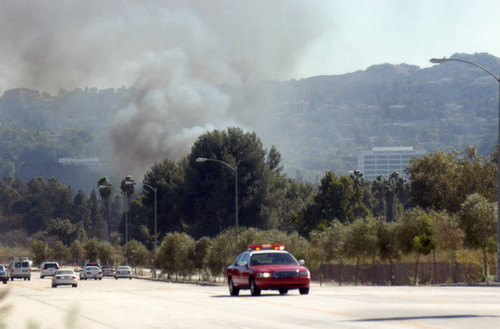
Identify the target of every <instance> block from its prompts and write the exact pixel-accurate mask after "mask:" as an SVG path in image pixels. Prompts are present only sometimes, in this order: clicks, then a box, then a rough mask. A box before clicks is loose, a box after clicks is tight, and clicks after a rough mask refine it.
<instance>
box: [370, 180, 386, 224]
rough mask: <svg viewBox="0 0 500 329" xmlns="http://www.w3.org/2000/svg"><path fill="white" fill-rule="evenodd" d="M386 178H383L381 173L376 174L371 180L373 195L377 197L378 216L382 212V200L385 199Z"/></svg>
mask: <svg viewBox="0 0 500 329" xmlns="http://www.w3.org/2000/svg"><path fill="white" fill-rule="evenodd" d="M386 180H387V179H386V178H384V177H383V176H382V175H378V176H377V177H376V178H375V180H374V181H373V185H372V191H373V192H374V193H375V195H376V196H377V198H378V214H377V215H378V216H381V215H382V214H383V213H384V201H385V193H384V189H385V185H386V183H385V181H386Z"/></svg>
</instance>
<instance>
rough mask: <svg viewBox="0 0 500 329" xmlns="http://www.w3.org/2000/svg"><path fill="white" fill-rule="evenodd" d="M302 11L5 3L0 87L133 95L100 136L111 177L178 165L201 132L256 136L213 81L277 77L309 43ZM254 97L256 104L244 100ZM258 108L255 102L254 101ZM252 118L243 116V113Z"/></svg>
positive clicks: (317, 25)
mask: <svg viewBox="0 0 500 329" xmlns="http://www.w3.org/2000/svg"><path fill="white" fill-rule="evenodd" d="M314 8H316V7H315V6H314V5H313V4H312V3H311V2H309V1H308V2H300V3H299V2H290V1H272V2H270V1H257V2H255V1H252V2H251V3H250V2H248V1H202V0H193V1H184V0H182V1H181V0H179V1H167V2H165V1H141V2H137V1H105V2H102V1H84V2H82V1H35V2H34V1H24V0H21V1H16V2H12V3H6V4H3V5H2V11H1V13H0V27H1V28H2V31H3V33H2V35H1V36H0V46H1V47H2V49H3V51H2V52H0V59H1V62H2V63H3V64H2V65H1V66H0V89H1V90H3V91H4V90H7V89H11V88H16V87H25V88H32V89H36V90H42V91H48V92H50V93H54V92H57V91H58V90H59V89H61V88H63V89H73V88H79V87H85V86H91V87H93V86H98V87H101V88H103V87H104V88H107V87H121V86H122V85H124V86H127V87H133V88H134V89H135V90H136V91H137V92H136V98H135V99H134V101H133V102H131V103H130V104H128V105H127V106H124V107H123V109H122V110H121V111H119V113H118V116H117V118H116V123H115V124H114V128H113V129H112V131H111V132H110V136H111V141H112V144H113V150H114V152H115V154H114V155H115V156H114V157H113V158H114V159H115V160H116V163H115V165H116V166H118V168H119V169H120V171H121V173H122V174H125V173H132V174H135V175H141V174H142V173H143V172H144V170H146V169H147V168H148V167H149V166H151V165H152V164H153V163H154V162H155V161H160V160H162V159H163V158H169V159H172V160H178V159H179V158H180V157H181V156H183V155H185V154H187V153H188V151H189V148H190V147H191V145H192V142H193V141H194V140H195V139H196V137H197V136H199V135H200V134H201V133H203V132H205V131H207V130H211V129H225V128H226V127H227V126H240V127H243V128H246V129H250V130H259V127H257V126H255V125H258V124H259V118H260V117H261V115H263V113H259V112H254V111H265V109H263V108H260V109H255V108H250V107H248V106H247V107H239V108H238V111H231V110H230V108H235V107H234V106H233V107H230V104H231V102H232V100H231V98H230V96H229V95H228V94H227V93H226V92H225V91H224V90H223V89H222V88H221V86H223V85H224V84H231V85H242V84H251V83H252V82H253V81H256V80H260V79H267V78H280V77H281V76H284V75H286V74H287V73H288V72H289V71H290V70H293V67H294V63H295V62H296V61H297V60H298V59H299V58H300V56H301V54H302V53H303V52H304V51H305V50H306V49H307V47H308V46H309V45H311V44H312V43H313V41H314V39H315V38H316V37H317V36H318V35H319V34H320V29H321V26H322V23H324V21H323V18H324V17H322V15H321V13H320V12H319V10H316V9H314ZM243 98H251V99H254V104H253V105H255V100H256V99H258V98H259V95H256V94H252V95H251V96H246V97H245V96H243ZM257 102H258V101H257ZM248 111H251V113H248Z"/></svg>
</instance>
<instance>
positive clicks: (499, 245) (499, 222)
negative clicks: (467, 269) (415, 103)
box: [430, 57, 500, 282]
mask: <svg viewBox="0 0 500 329" xmlns="http://www.w3.org/2000/svg"><path fill="white" fill-rule="evenodd" d="M430 62H431V63H434V64H442V63H445V62H462V63H466V64H469V65H472V66H475V67H477V68H478V69H481V70H483V71H484V72H486V73H487V74H489V75H490V76H491V77H493V79H495V80H496V81H497V82H498V147H499V152H498V155H497V282H500V75H498V76H496V75H494V74H493V73H491V72H490V71H488V70H487V69H485V68H484V67H482V66H481V65H478V64H476V63H472V62H469V61H466V60H464V59H458V58H446V57H443V58H431V60H430ZM485 274H486V273H485Z"/></svg>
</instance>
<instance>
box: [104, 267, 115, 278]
mask: <svg viewBox="0 0 500 329" xmlns="http://www.w3.org/2000/svg"><path fill="white" fill-rule="evenodd" d="M102 275H103V276H113V275H115V268H114V267H113V266H104V267H103V268H102Z"/></svg>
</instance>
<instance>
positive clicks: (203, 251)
mask: <svg viewBox="0 0 500 329" xmlns="http://www.w3.org/2000/svg"><path fill="white" fill-rule="evenodd" d="M211 245H212V240H211V239H210V238H209V237H207V236H204V237H201V238H200V239H199V240H198V241H196V244H195V250H194V259H193V263H194V266H195V268H197V269H198V280H201V277H202V273H203V272H204V271H205V270H206V268H207V263H208V252H209V250H210V246H211Z"/></svg>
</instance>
